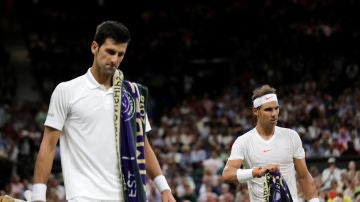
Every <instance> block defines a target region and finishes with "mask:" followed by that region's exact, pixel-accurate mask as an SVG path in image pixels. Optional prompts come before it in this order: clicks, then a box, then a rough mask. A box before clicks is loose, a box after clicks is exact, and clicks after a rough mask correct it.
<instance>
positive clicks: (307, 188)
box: [294, 159, 318, 201]
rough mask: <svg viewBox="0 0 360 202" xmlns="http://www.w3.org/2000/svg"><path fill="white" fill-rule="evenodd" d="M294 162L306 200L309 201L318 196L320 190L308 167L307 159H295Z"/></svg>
mask: <svg viewBox="0 0 360 202" xmlns="http://www.w3.org/2000/svg"><path fill="white" fill-rule="evenodd" d="M294 163H295V169H296V173H297V178H298V181H299V184H300V186H301V188H302V190H303V191H304V194H305V197H306V200H307V201H309V200H310V199H312V198H317V197H318V190H317V189H316V186H315V182H314V179H313V177H312V176H311V174H310V173H309V171H308V169H307V166H306V162H305V159H295V160H294Z"/></svg>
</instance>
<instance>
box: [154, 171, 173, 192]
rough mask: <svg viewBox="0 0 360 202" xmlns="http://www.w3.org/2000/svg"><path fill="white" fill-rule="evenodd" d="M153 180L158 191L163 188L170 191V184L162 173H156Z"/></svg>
mask: <svg viewBox="0 0 360 202" xmlns="http://www.w3.org/2000/svg"><path fill="white" fill-rule="evenodd" d="M153 181H154V184H155V186H156V188H157V189H158V190H159V191H160V193H161V192H162V191H164V190H170V191H171V189H170V186H169V184H168V183H167V181H166V178H165V176H164V175H158V176H157V177H155V179H154V180H153Z"/></svg>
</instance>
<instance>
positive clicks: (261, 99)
mask: <svg viewBox="0 0 360 202" xmlns="http://www.w3.org/2000/svg"><path fill="white" fill-rule="evenodd" d="M272 101H277V97H276V94H274V93H271V94H266V95H263V96H261V97H258V98H256V99H255V100H254V101H253V104H254V108H258V107H260V106H261V105H263V104H265V103H268V102H272Z"/></svg>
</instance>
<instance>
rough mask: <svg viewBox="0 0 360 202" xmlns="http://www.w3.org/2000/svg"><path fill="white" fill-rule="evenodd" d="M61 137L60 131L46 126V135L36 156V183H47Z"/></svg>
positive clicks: (34, 180)
mask: <svg viewBox="0 0 360 202" xmlns="http://www.w3.org/2000/svg"><path fill="white" fill-rule="evenodd" d="M59 137H60V131H58V130H56V129H53V128H50V127H47V126H45V130H44V136H43V139H42V142H41V145H40V149H39V153H38V155H37V157H36V163H35V171H34V179H33V182H34V184H35V183H42V184H46V183H47V181H48V178H49V175H50V172H51V169H52V165H53V160H54V156H55V150H56V144H57V142H58V140H59Z"/></svg>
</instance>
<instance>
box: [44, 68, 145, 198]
mask: <svg viewBox="0 0 360 202" xmlns="http://www.w3.org/2000/svg"><path fill="white" fill-rule="evenodd" d="M114 117H115V116H114V99H113V89H112V88H110V89H108V90H107V89H105V87H104V86H103V85H100V84H99V83H98V82H97V81H96V80H95V78H94V77H93V76H92V74H91V72H90V68H89V69H88V71H87V73H86V74H84V75H82V76H79V77H77V78H75V79H73V80H70V81H67V82H62V83H60V84H59V85H58V86H57V87H56V88H55V90H54V92H53V94H52V96H51V101H50V105H49V111H48V116H47V118H46V121H45V125H46V126H49V127H53V128H55V129H58V130H60V131H62V132H61V136H60V155H61V164H62V171H63V175H64V183H65V189H66V197H67V199H71V198H73V197H76V196H84V197H88V198H93V199H99V200H119V199H120V189H121V183H120V180H119V170H118V161H117V154H116V145H115V129H114V120H115V119H114ZM150 130H151V127H150V124H149V122H148V119H147V117H146V132H148V131H150Z"/></svg>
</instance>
